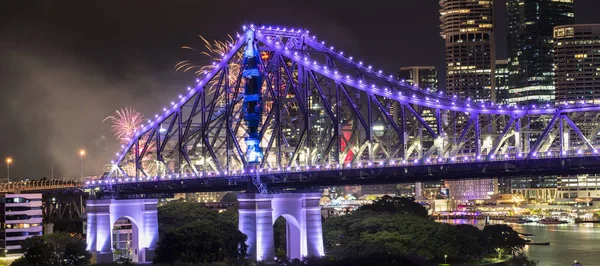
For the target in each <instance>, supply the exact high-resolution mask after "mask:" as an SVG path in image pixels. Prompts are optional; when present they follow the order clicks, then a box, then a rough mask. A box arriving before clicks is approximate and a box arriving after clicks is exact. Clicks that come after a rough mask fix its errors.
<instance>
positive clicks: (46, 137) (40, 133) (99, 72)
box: [0, 43, 182, 180]
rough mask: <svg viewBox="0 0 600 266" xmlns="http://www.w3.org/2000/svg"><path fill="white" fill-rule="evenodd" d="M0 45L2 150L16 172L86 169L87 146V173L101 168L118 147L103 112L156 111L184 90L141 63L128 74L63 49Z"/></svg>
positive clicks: (34, 174)
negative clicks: (112, 72)
mask: <svg viewBox="0 0 600 266" xmlns="http://www.w3.org/2000/svg"><path fill="white" fill-rule="evenodd" d="M0 51H1V52H0V57H1V58H2V61H3V65H4V68H6V69H3V71H2V72H4V74H3V77H2V80H4V82H3V83H2V87H1V89H2V92H1V96H2V99H1V100H0V105H1V107H0V110H1V117H2V133H1V137H0V145H1V147H2V149H1V150H2V152H4V153H5V154H2V155H1V156H12V157H13V159H14V163H13V165H11V176H13V178H12V179H13V180H15V179H24V178H33V179H37V178H40V177H42V176H46V177H48V178H50V177H51V176H52V172H51V169H54V177H56V178H58V177H67V176H79V174H80V157H79V150H80V149H84V150H86V155H85V157H84V159H83V161H84V174H87V175H92V174H99V173H101V172H102V166H103V165H104V164H106V163H108V162H110V160H112V159H113V158H114V153H115V152H116V151H118V150H119V147H118V145H117V144H118V143H117V141H116V140H115V139H114V137H113V136H112V133H111V132H110V124H109V122H104V123H102V120H103V119H104V118H105V117H107V116H109V115H112V114H113V113H114V110H116V109H118V108H122V107H125V106H129V107H133V108H136V109H138V110H140V111H141V112H142V113H145V114H146V115H149V114H153V113H150V112H152V111H153V110H158V109H159V108H158V106H161V105H159V104H160V102H164V101H165V100H164V99H170V98H169V97H173V96H174V95H175V93H176V92H177V90H175V89H174V86H173V85H172V78H170V77H169V78H165V79H161V75H160V73H156V74H150V73H149V71H148V72H146V71H145V70H144V69H143V67H140V66H139V65H133V66H129V67H128V66H123V69H125V71H126V72H125V73H122V75H109V73H106V71H105V70H104V69H102V68H99V67H97V66H95V65H94V64H93V62H89V61H86V60H84V59H81V58H79V57H76V56H74V55H71V54H69V53H67V52H65V51H63V50H59V49H48V48H47V47H44V50H43V51H35V50H32V49H28V48H25V49H23V48H20V47H18V46H16V45H11V44H10V43H0ZM166 69H167V70H168V71H169V72H173V70H172V68H166ZM4 70H5V71H4ZM165 76H168V75H165ZM171 76H172V75H171ZM180 88H182V87H180ZM174 91H175V92H174ZM0 176H3V175H1V174H0Z"/></svg>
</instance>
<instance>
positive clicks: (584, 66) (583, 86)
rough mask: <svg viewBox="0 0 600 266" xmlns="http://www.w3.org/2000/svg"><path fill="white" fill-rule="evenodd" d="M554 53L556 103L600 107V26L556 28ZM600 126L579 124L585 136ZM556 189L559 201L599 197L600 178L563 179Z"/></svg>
mask: <svg viewBox="0 0 600 266" xmlns="http://www.w3.org/2000/svg"><path fill="white" fill-rule="evenodd" d="M554 50H555V54H554V63H555V85H556V94H555V96H556V103H557V104H566V103H568V104H574V103H594V104H600V24H593V25H563V26H558V27H555V28H554ZM597 124H598V122H597V121H596V119H595V118H589V119H585V120H581V121H579V122H578V126H579V127H580V129H581V130H582V131H583V133H584V134H586V135H587V134H589V133H590V130H591V129H593V128H594V127H596V126H597ZM571 134H574V132H572V131H571ZM580 144H581V143H572V144H571V146H576V145H580ZM557 187H558V194H559V195H558V197H559V198H600V175H572V176H562V177H559V178H558V184H557Z"/></svg>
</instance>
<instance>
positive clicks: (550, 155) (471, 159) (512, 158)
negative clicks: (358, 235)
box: [83, 150, 600, 187]
mask: <svg viewBox="0 0 600 266" xmlns="http://www.w3.org/2000/svg"><path fill="white" fill-rule="evenodd" d="M599 156H600V153H599V152H598V150H594V151H582V150H580V151H571V152H567V151H562V152H561V151H558V150H549V151H546V152H544V153H539V154H538V153H535V154H534V156H533V157H532V158H526V154H525V153H506V154H504V155H503V156H498V157H491V158H486V157H484V156H481V155H474V154H472V155H467V156H458V157H450V158H444V157H440V158H436V157H435V156H433V157H431V158H428V159H426V160H422V159H420V158H418V157H414V158H410V159H407V160H390V161H385V160H373V161H359V162H354V163H346V164H324V165H312V166H295V167H286V168H261V169H256V170H255V169H249V170H248V169H247V170H243V169H240V170H235V171H229V172H226V171H223V172H216V171H209V172H201V173H199V174H198V175H194V174H188V173H185V174H183V173H182V174H171V175H161V176H148V177H113V178H105V179H96V180H86V181H85V182H84V184H83V187H96V186H102V185H111V184H127V183H146V182H156V181H171V180H185V179H198V178H200V179H202V178H206V179H209V178H210V179H234V178H239V177H243V176H249V175H254V174H265V175H269V174H297V173H305V172H318V171H332V170H339V171H346V170H361V169H376V168H384V167H406V168H410V167H417V166H423V165H452V164H464V163H485V162H502V161H503V162H507V163H518V162H519V161H522V160H542V159H560V158H565V159H567V158H583V157H592V158H594V157H599Z"/></svg>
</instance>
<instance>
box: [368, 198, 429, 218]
mask: <svg viewBox="0 0 600 266" xmlns="http://www.w3.org/2000/svg"><path fill="white" fill-rule="evenodd" d="M359 210H363V211H373V212H389V213H399V214H413V215H416V216H419V217H424V218H426V217H428V214H427V209H425V207H423V206H422V205H421V204H419V203H416V202H415V201H414V199H413V198H406V197H390V196H388V195H385V196H383V197H381V198H380V199H378V200H376V201H374V202H373V203H372V204H369V205H364V206H362V207H360V208H359Z"/></svg>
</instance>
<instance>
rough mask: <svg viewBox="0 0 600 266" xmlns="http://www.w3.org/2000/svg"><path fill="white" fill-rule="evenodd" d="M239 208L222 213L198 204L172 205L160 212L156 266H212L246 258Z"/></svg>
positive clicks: (161, 208) (166, 206)
mask: <svg viewBox="0 0 600 266" xmlns="http://www.w3.org/2000/svg"><path fill="white" fill-rule="evenodd" d="M237 217H238V216H237V210H236V208H230V209H228V210H227V211H225V212H223V213H218V212H216V211H214V210H210V209H207V208H205V207H204V206H202V205H201V204H199V203H195V202H170V203H168V204H166V205H163V206H161V207H159V209H158V221H159V234H160V236H159V239H160V240H159V245H158V248H157V250H156V258H155V262H156V263H165V264H173V263H192V264H198V263H212V262H219V261H225V260H228V259H235V260H237V259H243V258H245V256H246V250H247V248H248V247H247V245H246V235H244V234H242V232H240V231H239V230H238V222H237Z"/></svg>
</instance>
